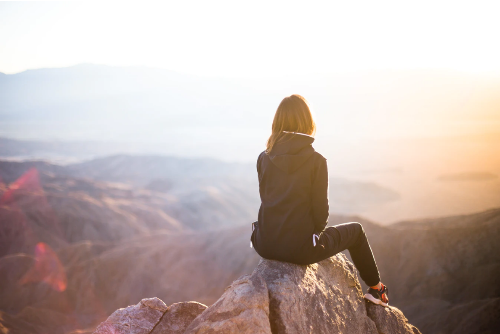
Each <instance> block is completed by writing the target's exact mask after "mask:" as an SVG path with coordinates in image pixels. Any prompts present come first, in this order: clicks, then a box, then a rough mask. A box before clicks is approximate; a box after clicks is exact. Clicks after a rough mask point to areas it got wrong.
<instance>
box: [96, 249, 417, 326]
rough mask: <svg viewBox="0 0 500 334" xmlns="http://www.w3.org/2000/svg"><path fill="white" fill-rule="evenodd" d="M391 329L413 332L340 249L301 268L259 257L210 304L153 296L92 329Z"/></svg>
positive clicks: (115, 314)
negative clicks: (368, 293) (372, 296)
mask: <svg viewBox="0 0 500 334" xmlns="http://www.w3.org/2000/svg"><path fill="white" fill-rule="evenodd" d="M111 333H113V334H114V333H120V334H149V333H151V334H167V333H169V334H170V333H172V334H177V333H179V334H180V333H184V334H192V333H249V334H250V333H252V334H255V333H262V334H264V333H343V334H347V333H373V334H377V333H390V334H399V333H401V334H402V333H404V334H417V333H420V331H419V330H418V329H417V328H416V327H415V326H413V325H411V324H409V323H408V320H407V319H406V318H405V316H404V315H403V313H402V312H401V311H400V310H398V309H397V308H395V307H383V306H379V305H375V304H372V303H370V302H368V301H365V300H364V298H363V292H362V290H361V285H360V283H359V280H358V276H357V271H356V269H355V267H354V265H353V264H352V263H351V262H349V261H348V260H347V258H346V257H345V256H344V255H343V254H337V255H335V256H333V257H331V258H329V259H326V260H324V261H322V262H320V263H317V264H313V265H309V266H299V265H295V264H290V263H284V262H279V261H271V260H261V262H260V263H259V265H258V266H257V268H256V269H255V270H254V272H253V273H252V274H251V275H245V276H243V277H241V278H239V279H238V280H236V281H234V282H233V283H232V284H231V285H230V286H229V287H228V288H226V291H225V292H224V294H223V295H222V296H221V297H220V298H219V300H217V301H216V302H215V303H214V304H213V305H212V306H210V307H207V306H205V305H203V304H200V303H197V302H183V303H176V304H172V305H170V306H168V307H167V306H166V305H165V303H163V301H161V300H160V299H158V298H149V299H143V300H142V301H141V302H140V303H139V304H137V305H133V306H129V307H127V308H124V309H119V310H117V311H115V312H114V313H113V314H112V315H111V316H110V317H109V318H108V319H107V320H106V321H105V322H103V323H101V324H100V325H99V326H98V327H97V329H96V330H95V332H94V334H111Z"/></svg>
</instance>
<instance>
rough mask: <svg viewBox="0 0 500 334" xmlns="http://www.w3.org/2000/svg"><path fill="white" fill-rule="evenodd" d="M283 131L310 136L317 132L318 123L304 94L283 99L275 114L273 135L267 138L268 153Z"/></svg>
mask: <svg viewBox="0 0 500 334" xmlns="http://www.w3.org/2000/svg"><path fill="white" fill-rule="evenodd" d="M283 131H286V132H299V133H303V134H306V135H310V136H314V134H315V133H316V123H314V118H313V115H312V113H311V109H310V108H309V103H307V100H306V99H305V98H304V97H303V96H300V95H298V94H293V95H290V96H287V97H285V98H284V99H283V100H282V101H281V103H280V105H279V106H278V109H277V110H276V114H275V115H274V120H273V126H272V133H271V136H270V137H269V139H268V140H267V145H266V153H267V154H269V153H270V152H271V150H272V149H273V147H274V145H275V144H276V142H277V141H278V140H279V139H280V138H281V137H282V136H283Z"/></svg>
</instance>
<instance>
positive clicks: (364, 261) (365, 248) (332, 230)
mask: <svg viewBox="0 0 500 334" xmlns="http://www.w3.org/2000/svg"><path fill="white" fill-rule="evenodd" d="M318 246H319V248H318ZM314 248H317V250H318V251H319V252H317V253H316V254H317V256H318V259H317V261H316V262H319V261H321V260H323V259H326V258H328V257H330V256H333V255H335V254H337V253H340V252H342V251H344V250H346V249H347V250H348V251H349V254H351V258H352V262H354V265H355V266H356V268H357V269H358V271H359V275H360V276H361V279H362V280H363V281H364V282H365V283H366V285H368V286H375V285H377V284H378V282H380V275H379V272H378V268H377V264H376V263H375V257H374V256H373V253H372V249H371V248H370V244H369V243H368V239H367V238H366V234H365V230H364V229H363V226H361V224H360V223H345V224H340V225H335V226H331V227H327V228H326V229H325V230H324V231H323V232H322V233H321V234H320V236H319V240H318V243H317V245H316V247H314Z"/></svg>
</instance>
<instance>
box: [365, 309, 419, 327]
mask: <svg viewBox="0 0 500 334" xmlns="http://www.w3.org/2000/svg"><path fill="white" fill-rule="evenodd" d="M366 312H367V314H368V316H369V317H370V318H371V319H372V320H373V322H375V325H376V326H377V330H378V332H379V334H391V333H404V334H421V333H420V331H419V330H418V328H417V327H415V326H413V325H411V324H409V323H408V319H406V317H405V316H404V315H403V312H401V311H400V310H398V309H397V308H395V307H382V306H379V305H375V304H373V303H371V302H369V301H366Z"/></svg>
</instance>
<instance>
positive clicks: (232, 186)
mask: <svg viewBox="0 0 500 334" xmlns="http://www.w3.org/2000/svg"><path fill="white" fill-rule="evenodd" d="M499 13H500V5H499V4H498V3H497V2H495V1H477V2H465V1H464V2H460V1H459V2H456V1H432V2H431V1H429V2H427V1H424V2H418V3H405V2H396V1H394V2H392V1H383V2H376V3H373V2H368V1H366V2H359V1H356V2H349V3H340V2H316V1H314V2H310V3H305V2H289V1H287V2H246V3H244V2H234V1H216V2H210V3H208V2H201V1H200V2H182V3H173V2H164V3H162V4H160V3H140V2H132V3H126V4H122V3H116V2H104V3H97V2H72V1H71V2H70V1H68V2H43V1H42V2H0V245H1V248H0V333H2V334H7V333H8V334H17V333H21V334H24V333H36V334H37V333H40V334H41V333H61V334H67V333H73V334H76V333H80V334H83V333H93V332H94V330H95V329H96V327H97V326H98V325H99V324H100V323H101V322H102V321H104V320H106V318H107V317H108V316H109V315H110V314H111V313H113V312H114V311H115V310H116V309H118V308H122V307H127V306H129V305H133V304H137V303H139V302H140V301H141V299H143V298H151V297H158V298H159V299H161V300H162V301H163V302H165V304H166V305H167V306H168V305H170V304H172V303H177V302H184V301H197V302H200V303H203V304H205V305H206V306H208V307H209V308H208V309H207V312H208V310H211V308H210V307H211V305H212V304H213V305H215V304H214V303H215V302H216V301H217V300H218V298H219V297H220V296H221V295H222V294H223V292H224V289H225V288H226V287H227V286H229V285H230V284H231V282H233V281H234V280H236V279H237V278H238V277H240V276H241V275H244V274H251V273H252V271H253V270H254V268H255V267H256V266H257V264H258V263H259V259H260V258H259V256H258V255H257V254H256V253H255V251H254V250H253V249H251V248H249V245H248V239H249V238H250V224H251V223H252V222H253V221H255V220H256V219H257V214H258V210H259V205H260V201H261V200H260V198H259V180H258V178H257V170H256V162H257V157H258V155H259V154H260V153H261V152H262V151H263V150H264V149H265V148H266V141H267V139H268V137H269V135H270V134H271V124H272V122H273V117H274V114H275V112H276V109H277V107H278V105H279V104H280V102H281V100H282V99H283V98H284V97H285V96H289V95H291V94H294V93H295V94H300V95H302V96H304V97H305V98H306V99H307V100H308V101H309V103H310V105H311V108H312V112H313V115H314V117H315V120H316V124H317V132H316V135H315V141H314V144H313V146H314V148H315V150H316V151H318V152H320V153H321V154H322V155H323V156H324V157H325V158H326V159H327V161H328V173H329V204H330V219H329V224H330V225H334V224H339V223H344V222H348V221H359V222H362V223H363V224H364V225H363V226H364V228H365V230H366V232H367V235H368V238H369V239H370V242H371V243H372V248H373V253H374V254H375V256H376V257H377V263H379V267H380V272H381V276H382V277H386V279H385V281H387V283H388V285H389V286H391V284H392V286H393V290H392V293H393V294H394V298H393V299H392V300H393V302H392V303H391V305H393V306H395V307H396V308H399V309H400V310H401V311H402V312H403V313H404V315H405V316H406V318H408V321H409V322H410V323H411V324H412V325H415V326H417V327H418V329H419V330H420V331H421V332H422V333H493V332H495V330H494V328H497V326H500V324H498V319H499V318H500V317H499V315H500V290H499V289H498V288H490V289H489V287H491V285H493V284H495V285H497V283H495V282H498V280H499V279H500V258H499V254H500V252H499V249H498V247H499V246H498V237H499V236H500V234H499V233H500V61H499V59H500V44H499V43H497V42H496V40H497V39H498V35H499V33H500V21H499V20H498V14H499ZM396 240H397V241H396ZM346 254H347V253H346ZM396 254H397V255H396ZM132 258H134V259H135V260H132ZM193 267H194V268H193ZM460 282H468V284H470V287H471V288H470V289H471V293H470V294H462V292H461V290H460V289H461V288H463V287H462V285H461V284H462V283H460ZM363 287H364V285H363ZM419 289H424V290H425V291H432V296H426V295H425V293H423V292H422V291H421V290H419ZM410 296H411V297H410ZM425 305H426V306H425ZM211 312H212V311H211ZM269 312H271V314H273V311H272V310H271V311H269ZM269 312H268V313H269ZM474 312H475V313H474ZM365 313H366V312H365ZM203 314H205V312H204V313H201V315H200V317H202V316H203ZM271 318H272V316H271ZM200 319H201V318H200ZM203 319H204V318H203ZM191 320H192V319H191ZM272 321H273V320H272V319H271V327H272V330H273V333H278V332H280V331H279V330H277V329H276V327H273V326H272ZM195 322H196V321H195ZM461 323H462V324H463V323H470V324H474V326H473V325H471V326H470V327H464V326H461V325H460V324H461ZM476 325H477V326H476ZM193 326H194V325H193ZM155 327H156V326H155ZM189 328H191V327H189ZM311 328H312V327H311ZM318 328H319V327H318ZM377 328H378V327H377ZM497 330H498V328H497ZM167 332H168V331H167ZM167 332H165V333H167ZM201 332H203V331H198V332H197V333H201ZM256 332H257V331H256ZM313 332H315V331H313ZM316 332H318V333H320V332H322V331H321V330H316ZM340 332H342V331H340ZM96 333H97V332H96ZM99 333H101V332H99ZM102 333H104V332H102ZM123 333H126V332H123ZM145 333H146V332H145ZM147 333H149V332H147ZM152 333H153V334H158V333H160V332H152ZM161 333H163V332H161ZM179 333H181V332H179ZM186 333H191V332H189V331H187V332H186ZM193 333H194V331H193ZM342 333H347V332H342Z"/></svg>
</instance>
